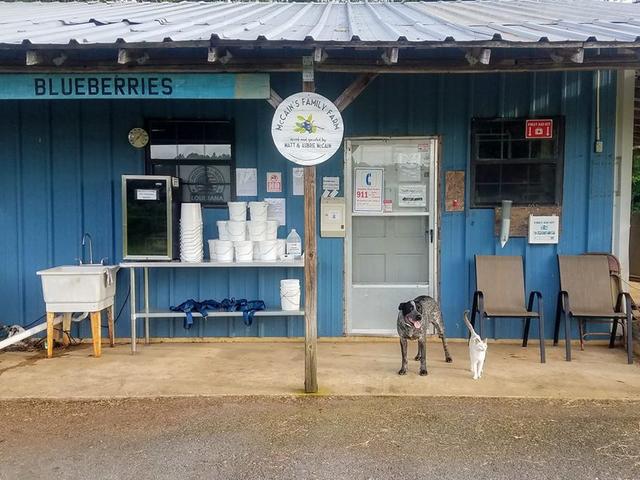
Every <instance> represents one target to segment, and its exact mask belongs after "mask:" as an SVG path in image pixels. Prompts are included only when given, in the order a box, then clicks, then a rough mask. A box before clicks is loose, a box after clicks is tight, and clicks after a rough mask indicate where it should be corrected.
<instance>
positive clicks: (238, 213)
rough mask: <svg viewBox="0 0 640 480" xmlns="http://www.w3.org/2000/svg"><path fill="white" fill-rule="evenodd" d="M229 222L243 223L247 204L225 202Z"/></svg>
mask: <svg viewBox="0 0 640 480" xmlns="http://www.w3.org/2000/svg"><path fill="white" fill-rule="evenodd" d="M227 206H228V207H229V220H233V221H234V222H244V221H245V220H246V219H247V202H227Z"/></svg>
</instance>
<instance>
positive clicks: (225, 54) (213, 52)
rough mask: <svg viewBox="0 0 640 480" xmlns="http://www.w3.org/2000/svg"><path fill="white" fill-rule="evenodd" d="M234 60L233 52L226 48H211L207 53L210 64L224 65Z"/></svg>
mask: <svg viewBox="0 0 640 480" xmlns="http://www.w3.org/2000/svg"><path fill="white" fill-rule="evenodd" d="M232 58H233V55H231V52H230V51H229V50H227V49H226V48H219V47H209V50H208V53H207V62H209V63H216V62H219V63H222V64H223V65H224V64H226V63H229V61H230V60H231V59H232Z"/></svg>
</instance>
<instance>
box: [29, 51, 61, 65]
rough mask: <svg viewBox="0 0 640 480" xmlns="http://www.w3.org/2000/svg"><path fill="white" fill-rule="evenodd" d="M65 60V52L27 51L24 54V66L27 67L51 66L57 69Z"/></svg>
mask: <svg viewBox="0 0 640 480" xmlns="http://www.w3.org/2000/svg"><path fill="white" fill-rule="evenodd" d="M67 58H68V57H67V54H66V53H65V52H56V51H44V50H27V51H26V53H25V64H26V65H28V66H36V65H50V64H53V65H55V66H56V67H59V66H61V65H63V64H64V63H65V62H66V61H67Z"/></svg>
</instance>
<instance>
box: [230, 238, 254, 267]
mask: <svg viewBox="0 0 640 480" xmlns="http://www.w3.org/2000/svg"><path fill="white" fill-rule="evenodd" d="M233 248H234V249H235V251H236V262H252V261H253V242H252V241H251V240H244V241H241V242H234V243H233Z"/></svg>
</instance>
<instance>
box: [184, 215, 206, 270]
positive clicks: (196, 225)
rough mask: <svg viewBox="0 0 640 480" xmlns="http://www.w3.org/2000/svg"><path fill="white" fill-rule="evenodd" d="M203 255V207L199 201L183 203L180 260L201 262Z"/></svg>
mask: <svg viewBox="0 0 640 480" xmlns="http://www.w3.org/2000/svg"><path fill="white" fill-rule="evenodd" d="M203 255H204V250H203V246H202V208H201V207H200V204H199V203H183V204H182V206H181V211H180V260H181V261H183V262H188V263H201V262H202V259H203Z"/></svg>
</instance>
